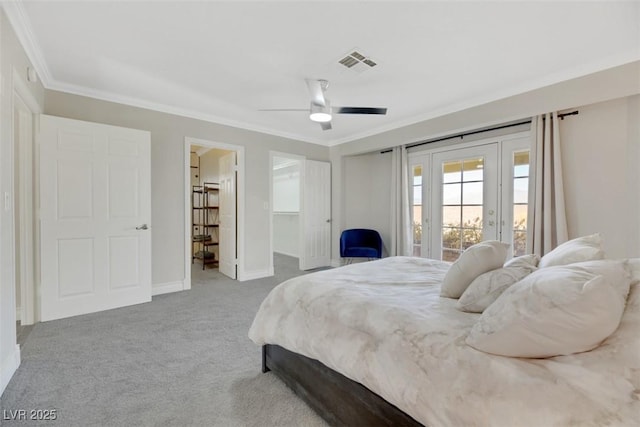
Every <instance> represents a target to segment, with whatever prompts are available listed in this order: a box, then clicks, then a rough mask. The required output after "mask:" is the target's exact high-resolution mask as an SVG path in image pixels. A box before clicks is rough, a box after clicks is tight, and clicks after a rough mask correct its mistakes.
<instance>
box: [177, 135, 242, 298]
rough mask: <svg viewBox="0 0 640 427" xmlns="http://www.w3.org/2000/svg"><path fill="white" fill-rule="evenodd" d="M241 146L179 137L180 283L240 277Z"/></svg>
mask: <svg viewBox="0 0 640 427" xmlns="http://www.w3.org/2000/svg"><path fill="white" fill-rule="evenodd" d="M243 151H244V149H243V147H238V146H233V145H229V144H223V143H216V142H213V141H206V140H200V139H195V138H189V137H187V138H185V160H186V161H185V184H186V185H185V219H186V221H185V225H186V227H185V282H184V287H183V289H190V288H191V286H192V284H193V283H196V282H197V283H203V282H207V281H210V280H215V279H216V278H223V276H226V277H228V278H231V279H240V280H242V277H241V274H240V273H241V271H242V266H243V263H242V256H241V253H242V237H241V235H242V234H243V222H242V218H243V216H244V212H243V209H242V206H243V205H244V204H243V202H242V189H243V187H242V186H243V179H242V178H243V174H242V170H243V158H244V155H243V154H244V152H243Z"/></svg>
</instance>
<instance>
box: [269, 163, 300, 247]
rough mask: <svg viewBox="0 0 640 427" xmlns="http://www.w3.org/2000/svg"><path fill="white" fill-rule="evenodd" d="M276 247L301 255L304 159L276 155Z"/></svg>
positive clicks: (274, 193)
mask: <svg viewBox="0 0 640 427" xmlns="http://www.w3.org/2000/svg"><path fill="white" fill-rule="evenodd" d="M273 162H274V168H273V250H274V252H278V253H281V254H285V255H289V256H292V257H298V256H300V163H301V162H300V161H299V160H294V159H288V158H282V157H278V156H274V158H273Z"/></svg>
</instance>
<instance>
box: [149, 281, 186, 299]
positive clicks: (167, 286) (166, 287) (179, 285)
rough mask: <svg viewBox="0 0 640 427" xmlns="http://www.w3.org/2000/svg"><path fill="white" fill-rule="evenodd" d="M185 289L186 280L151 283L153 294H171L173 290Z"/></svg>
mask: <svg viewBox="0 0 640 427" xmlns="http://www.w3.org/2000/svg"><path fill="white" fill-rule="evenodd" d="M183 290H184V282H181V281H179V280H176V281H175V282H167V283H156V284H154V285H151V296H156V295H162V294H170V293H171V292H179V291H183Z"/></svg>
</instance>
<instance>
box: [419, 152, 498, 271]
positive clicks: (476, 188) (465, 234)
mask: <svg viewBox="0 0 640 427" xmlns="http://www.w3.org/2000/svg"><path fill="white" fill-rule="evenodd" d="M431 172H432V179H431V182H432V183H433V187H432V191H433V193H432V196H431V209H432V210H431V218H432V220H431V221H432V224H433V225H432V232H431V254H432V257H435V258H437V259H442V260H443V261H455V260H456V259H458V257H459V256H460V254H461V253H462V251H464V250H465V249H467V248H468V247H470V246H472V245H474V244H476V243H479V242H481V241H483V240H495V239H497V238H498V232H497V230H498V226H497V209H498V207H497V205H498V148H497V144H487V145H481V146H477V147H470V148H463V149H458V150H454V151H445V152H442V153H435V154H434V155H433V167H432V169H431Z"/></svg>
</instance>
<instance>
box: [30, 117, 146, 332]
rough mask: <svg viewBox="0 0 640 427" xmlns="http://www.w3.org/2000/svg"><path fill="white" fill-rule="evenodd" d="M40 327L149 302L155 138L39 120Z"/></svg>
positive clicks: (138, 132) (112, 128) (130, 131)
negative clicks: (55, 321)
mask: <svg viewBox="0 0 640 427" xmlns="http://www.w3.org/2000/svg"><path fill="white" fill-rule="evenodd" d="M38 141H39V144H40V216H41V219H40V251H41V252H40V254H41V255H40V258H41V260H42V262H41V272H40V273H41V275H40V276H41V279H40V280H41V285H40V295H41V316H40V318H41V320H42V321H46V320H53V319H60V318H63V317H69V316H76V315H79V314H86V313H93V312H96V311H101V310H108V309H112V308H116V307H123V306H127V305H133V304H139V303H142V302H148V301H151V230H150V228H151V173H150V170H151V169H150V168H151V161H150V160H151V154H150V153H151V151H150V147H151V142H150V141H151V134H150V133H149V132H146V131H141V130H136V129H126V128H120V127H115V126H108V125H103V124H99V123H89V122H82V121H79V120H71V119H66V118H62V117H53V116H45V115H41V116H40V132H39V134H38Z"/></svg>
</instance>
